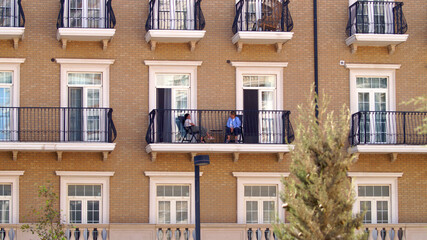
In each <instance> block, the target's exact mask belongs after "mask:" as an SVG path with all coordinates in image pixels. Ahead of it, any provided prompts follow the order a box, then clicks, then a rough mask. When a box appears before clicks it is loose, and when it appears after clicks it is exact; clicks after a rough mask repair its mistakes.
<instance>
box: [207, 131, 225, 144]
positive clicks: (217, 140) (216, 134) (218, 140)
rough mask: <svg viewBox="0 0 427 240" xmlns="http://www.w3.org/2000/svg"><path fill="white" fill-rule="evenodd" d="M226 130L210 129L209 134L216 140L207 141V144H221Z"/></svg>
mask: <svg viewBox="0 0 427 240" xmlns="http://www.w3.org/2000/svg"><path fill="white" fill-rule="evenodd" d="M223 132H224V130H222V129H209V134H210V135H211V136H212V137H214V138H215V139H212V140H209V139H207V142H210V143H221V142H222V141H221V139H222V137H223V135H224V133H223Z"/></svg>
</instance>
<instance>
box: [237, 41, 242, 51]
mask: <svg viewBox="0 0 427 240" xmlns="http://www.w3.org/2000/svg"><path fill="white" fill-rule="evenodd" d="M236 47H237V52H238V53H239V52H242V49H243V43H242V42H237V43H236Z"/></svg>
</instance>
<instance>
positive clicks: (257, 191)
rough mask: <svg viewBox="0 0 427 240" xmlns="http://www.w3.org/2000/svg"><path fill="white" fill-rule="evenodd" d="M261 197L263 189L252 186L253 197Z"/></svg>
mask: <svg viewBox="0 0 427 240" xmlns="http://www.w3.org/2000/svg"><path fill="white" fill-rule="evenodd" d="M259 196H261V187H260V186H252V197H259Z"/></svg>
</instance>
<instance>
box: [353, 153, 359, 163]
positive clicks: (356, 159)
mask: <svg viewBox="0 0 427 240" xmlns="http://www.w3.org/2000/svg"><path fill="white" fill-rule="evenodd" d="M359 156H360V153H355V154H354V162H357V161H358V160H359Z"/></svg>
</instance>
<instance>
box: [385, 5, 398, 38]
mask: <svg viewBox="0 0 427 240" xmlns="http://www.w3.org/2000/svg"><path fill="white" fill-rule="evenodd" d="M394 6H395V4H394V3H392V2H385V3H384V21H385V33H386V34H393V33H394V22H393V7H394Z"/></svg>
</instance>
